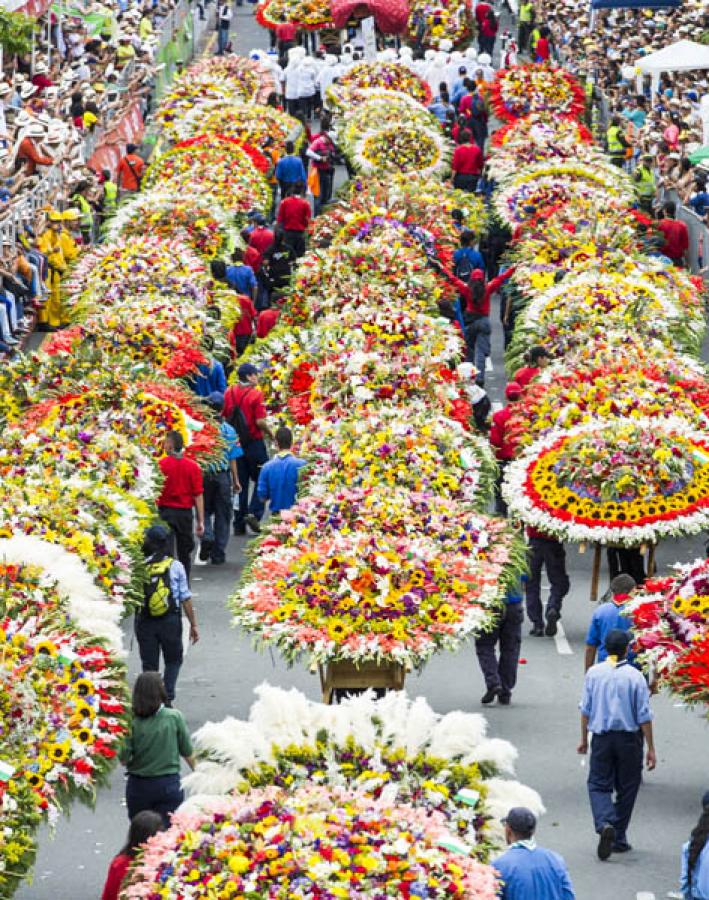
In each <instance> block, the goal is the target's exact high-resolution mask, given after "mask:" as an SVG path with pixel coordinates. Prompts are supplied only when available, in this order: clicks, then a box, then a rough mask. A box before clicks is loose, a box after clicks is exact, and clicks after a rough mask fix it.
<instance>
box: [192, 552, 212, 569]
mask: <svg viewBox="0 0 709 900" xmlns="http://www.w3.org/2000/svg"><path fill="white" fill-rule="evenodd" d="M192 565H193V566H206V565H209V564H208V562H207V560H206V559H202V557H201V556H199V554H198V555H197V556H195V559H194V562H193V563H192Z"/></svg>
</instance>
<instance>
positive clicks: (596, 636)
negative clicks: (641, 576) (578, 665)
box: [584, 574, 636, 672]
mask: <svg viewBox="0 0 709 900" xmlns="http://www.w3.org/2000/svg"><path fill="white" fill-rule="evenodd" d="M635 588H636V584H635V580H634V579H633V578H631V577H630V575H626V574H621V575H616V577H615V578H614V579H613V580H612V581H611V586H610V591H609V597H608V598H607V600H606V601H605V602H604V603H601V604H600V606H598V607H597V609H595V610H594V612H593V615H592V616H591V623H590V625H589V626H588V633H587V634H586V655H585V660H584V666H585V669H584V671H586V672H588V670H589V669H590V668H591V666H592V665H593V664H594V663H595V662H596V654H598V662H603V661H604V660H605V659H606V657H607V656H608V653H607V651H606V636H607V635H608V632H610V631H613V630H618V629H619V630H621V631H625V632H628V633H629V632H630V628H631V624H632V623H631V622H630V620H629V619H627V618H626V617H625V616H624V615H623V606H624V605H625V603H626V601H627V600H628V599H629V595H630V594H631V592H632V591H634V590H635Z"/></svg>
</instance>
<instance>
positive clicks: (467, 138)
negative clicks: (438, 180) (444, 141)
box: [451, 129, 485, 193]
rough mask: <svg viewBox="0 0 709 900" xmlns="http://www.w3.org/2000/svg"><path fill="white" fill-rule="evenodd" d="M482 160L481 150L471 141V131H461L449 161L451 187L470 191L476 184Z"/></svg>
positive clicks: (481, 168)
mask: <svg viewBox="0 0 709 900" xmlns="http://www.w3.org/2000/svg"><path fill="white" fill-rule="evenodd" d="M484 162H485V159H484V157H483V152H482V150H481V149H480V147H478V145H477V144H475V143H474V142H473V133H472V131H468V130H467V129H466V130H465V131H461V133H460V138H459V142H458V146H457V147H456V148H455V152H454V153H453V162H452V163H451V168H452V169H453V187H454V188H458V189H459V190H461V191H470V192H471V193H472V192H473V191H474V190H475V189H476V188H477V186H478V178H480V174H481V173H482V170H483V164H484Z"/></svg>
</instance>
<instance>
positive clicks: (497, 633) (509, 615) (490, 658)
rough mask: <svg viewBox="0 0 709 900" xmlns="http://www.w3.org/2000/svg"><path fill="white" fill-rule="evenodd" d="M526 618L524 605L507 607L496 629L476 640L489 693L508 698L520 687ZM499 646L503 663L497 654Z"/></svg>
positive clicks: (476, 649) (516, 604) (479, 661)
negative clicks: (520, 655) (519, 668)
mask: <svg viewBox="0 0 709 900" xmlns="http://www.w3.org/2000/svg"><path fill="white" fill-rule="evenodd" d="M523 618H524V614H523V612H522V604H521V603H510V604H507V606H505V609H504V612H503V613H502V615H501V617H500V621H499V622H498V623H497V625H496V627H495V628H494V629H493V630H492V631H488V632H486V633H485V634H481V635H480V637H476V638H475V652H476V654H477V657H478V663H479V664H480V669H481V671H482V673H483V678H484V679H485V687H486V688H487V689H488V690H491V689H492V688H498V689H500V690H501V691H502V692H503V693H505V694H511V693H512V688H513V687H514V686H515V684H516V683H517V664H518V663H519V649H520V647H521V646H522V619H523ZM498 643H499V645H500V657H499V659H498V658H497V654H496V652H495V651H496V647H497V644H498Z"/></svg>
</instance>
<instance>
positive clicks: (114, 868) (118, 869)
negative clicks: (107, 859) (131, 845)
mask: <svg viewBox="0 0 709 900" xmlns="http://www.w3.org/2000/svg"><path fill="white" fill-rule="evenodd" d="M132 862H133V860H132V858H131V857H130V856H128V855H127V854H125V853H119V854H118V856H114V857H113V859H112V860H111V865H110V866H109V868H108V875H107V876H106V883H105V884H104V886H103V893H102V894H101V900H118V894H119V892H120V890H121V885H122V884H123V879H124V878H125V877H126V872H127V871H128V867H129V866H130V864H131V863H132Z"/></svg>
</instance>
